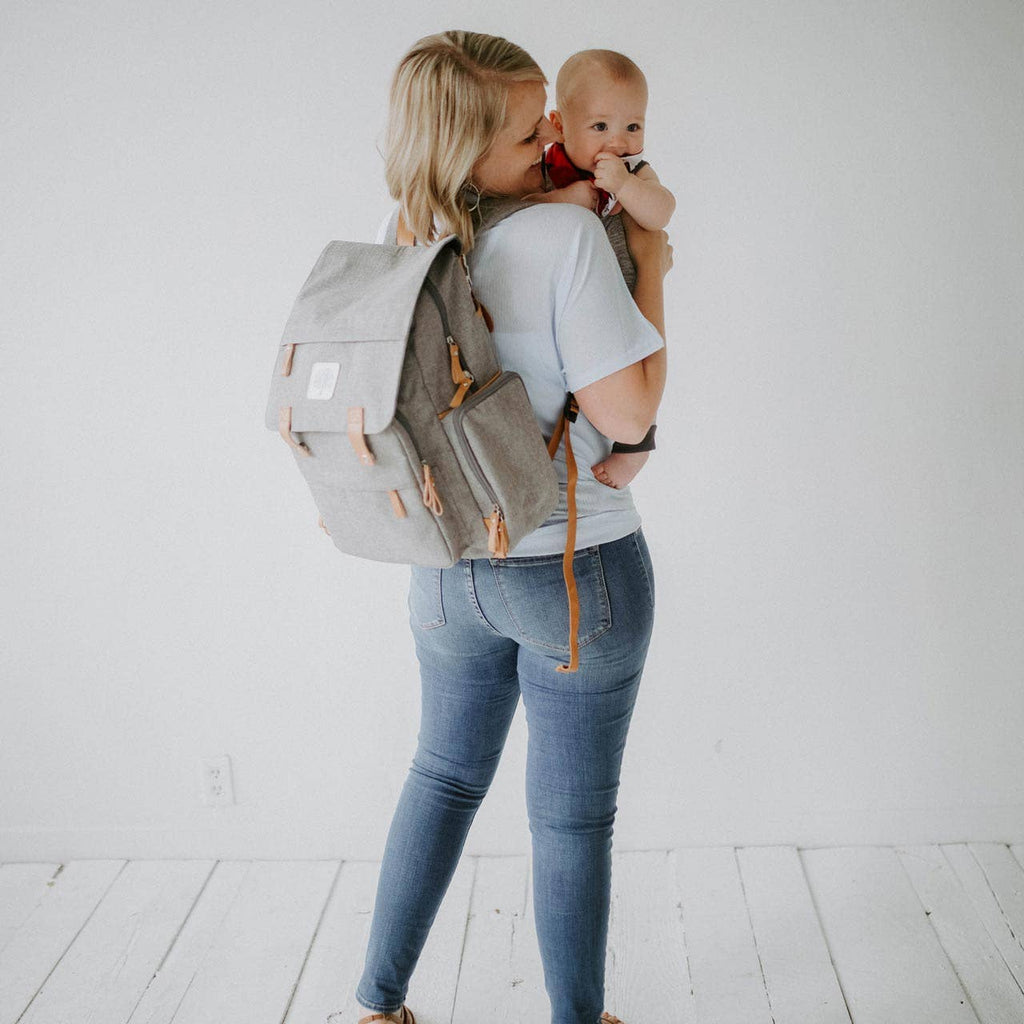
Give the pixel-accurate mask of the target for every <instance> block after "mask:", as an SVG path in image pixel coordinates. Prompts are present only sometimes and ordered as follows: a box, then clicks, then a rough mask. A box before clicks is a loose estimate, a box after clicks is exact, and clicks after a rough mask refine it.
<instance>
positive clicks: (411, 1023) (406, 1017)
mask: <svg viewBox="0 0 1024 1024" xmlns="http://www.w3.org/2000/svg"><path fill="white" fill-rule="evenodd" d="M399 1012H400V1013H401V1014H402V1016H401V1019H400V1021H399V1024H416V1018H415V1017H414V1016H413V1015H412V1010H410V1009H409V1007H408V1006H406V1005H405V1003H402V1005H401V1007H400V1009H399V1010H392V1011H391V1013H371V1014H368V1015H367V1016H365V1017H360V1018H359V1021H358V1024H370V1021H373V1020H388V1019H389V1018H390V1017H391V1016H392V1014H396V1013H399ZM618 1024H622V1022H621V1021H619V1022H618Z"/></svg>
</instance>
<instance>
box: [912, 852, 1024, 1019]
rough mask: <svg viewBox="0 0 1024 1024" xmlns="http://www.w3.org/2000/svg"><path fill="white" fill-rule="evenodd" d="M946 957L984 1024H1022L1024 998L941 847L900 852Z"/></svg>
mask: <svg viewBox="0 0 1024 1024" xmlns="http://www.w3.org/2000/svg"><path fill="white" fill-rule="evenodd" d="M896 854H897V856H898V857H899V859H900V861H901V863H902V864H903V867H904V869H905V870H906V872H907V874H908V875H909V877H910V880H911V882H912V883H913V886H914V889H915V890H916V891H917V895H918V898H919V899H920V900H921V904H922V906H923V907H924V911H925V913H926V914H927V915H928V917H929V919H930V921H931V925H932V927H933V928H934V929H935V933H936V934H937V935H938V937H939V941H940V942H941V943H942V947H943V949H945V951H946V955H947V956H948V957H949V959H950V962H951V963H952V964H953V967H954V968H955V970H956V973H957V976H958V977H959V978H960V983H961V984H962V985H963V987H964V988H965V989H966V991H967V995H968V998H969V999H970V1001H971V1005H972V1006H973V1008H974V1012H975V1014H977V1017H978V1019H979V1020H980V1021H981V1022H982V1024H1020V1022H1021V1021H1024V993H1022V992H1021V990H1020V988H1019V987H1018V986H1017V983H1016V982H1015V981H1014V979H1013V975H1012V974H1010V972H1009V971H1008V970H1007V967H1006V964H1005V963H1004V962H1003V958H1002V956H1000V954H999V950H998V948H997V947H996V944H995V942H993V940H992V936H991V935H989V933H988V930H987V929H986V927H985V925H984V923H983V922H982V920H981V918H980V917H979V916H978V912H977V910H976V909H975V907H974V905H973V903H972V901H971V898H970V896H969V895H968V893H967V891H966V890H965V888H964V886H963V884H962V883H961V881H960V879H959V878H958V877H957V874H956V872H955V871H954V870H953V868H952V867H951V865H950V864H949V862H948V861H947V860H946V855H945V854H944V853H943V851H942V848H941V847H939V846H907V847H897V849H896Z"/></svg>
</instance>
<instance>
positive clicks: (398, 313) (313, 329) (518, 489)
mask: <svg viewBox="0 0 1024 1024" xmlns="http://www.w3.org/2000/svg"><path fill="white" fill-rule="evenodd" d="M529 205H532V204H531V203H529V202H523V201H521V200H505V201H494V200H490V201H486V202H484V203H482V204H481V206H480V208H479V211H478V213H477V214H476V217H477V219H478V220H479V227H478V228H477V234H478V235H479V233H480V232H482V231H486V230H487V229H488V228H489V227H492V226H493V225H494V224H496V223H498V222H499V221H501V220H503V219H504V218H505V217H507V216H510V215H511V214H513V213H515V212H517V211H518V210H520V209H525V208H526V207H527V206H529ZM396 242H397V243H398V244H372V243H366V242H343V241H333V242H329V243H328V244H327V246H326V247H325V248H324V250H323V252H322V253H321V254H320V257H319V259H318V260H317V261H316V263H315V264H314V266H313V269H312V270H311V271H310V273H309V276H308V277H307V278H306V282H305V284H304V285H303V286H302V288H301V290H300V291H299V294H298V297H297V298H296V300H295V303H294V305H293V307H292V311H291V314H290V316H289V317H288V321H287V323H286V325H285V329H284V334H283V336H282V339H281V343H280V346H279V349H278V353H277V358H276V360H275V364H274V372H273V376H272V378H271V386H270V394H269V398H268V401H267V408H266V426H267V427H268V428H269V429H271V430H276V431H277V432H278V433H279V434H280V436H281V437H282V438H283V439H284V441H285V442H286V443H287V445H288V447H289V448H290V449H291V451H292V454H293V456H294V458H295V462H296V464H297V465H298V467H299V469H300V471H301V472H302V474H303V476H304V477H305V479H306V483H307V484H308V485H309V488H310V491H311V492H312V495H313V500H314V502H315V504H316V507H317V509H318V511H319V514H320V515H319V520H318V522H319V525H320V527H321V528H322V529H323V530H324V532H325V533H327V535H328V536H329V537H330V538H331V540H332V541H333V542H334V545H335V546H336V547H337V548H338V549H339V550H340V551H343V552H345V553H346V554H351V555H356V556H358V557H361V558H369V559H373V560H376V561H383V562H400V563H407V564H412V565H421V566H430V567H444V568H446V567H449V566H452V565H454V564H455V563H456V562H457V561H459V559H462V558H505V557H507V556H508V554H509V552H510V551H512V550H513V549H514V548H515V545H516V544H517V543H518V542H519V541H520V540H521V539H522V538H523V537H525V536H526V535H527V534H528V533H530V532H531V531H532V530H534V529H536V528H537V527H538V526H540V525H541V523H543V522H544V521H545V520H547V519H548V517H549V516H550V515H551V513H552V512H553V511H554V510H555V508H556V506H557V503H558V479H557V475H556V473H555V469H554V465H553V463H552V459H553V457H554V454H555V452H556V451H557V449H558V445H559V443H560V442H561V440H562V438H563V437H564V439H565V445H566V462H567V465H568V469H569V494H568V498H569V509H568V511H569V523H568V538H567V542H566V550H565V556H564V558H563V575H564V577H565V583H566V592H567V596H568V601H569V632H570V636H569V652H570V657H569V663H568V664H566V665H560V666H559V671H563V672H574V671H576V669H577V665H578V644H577V635H576V634H577V627H578V623H579V606H578V600H577V596H576V585H575V578H574V576H573V572H572V559H573V554H574V547H575V535H576V508H575V484H576V464H575V460H574V459H573V458H572V449H571V443H570V441H569V432H568V430H567V429H566V426H567V423H568V422H571V421H572V420H575V418H576V414H577V411H578V406H577V405H576V402H575V399H574V398H573V396H572V395H571V394H570V395H568V396H567V400H566V406H565V409H564V411H563V416H562V418H561V420H560V421H559V424H558V426H557V428H556V431H555V433H554V435H553V436H552V437H551V438H550V439H545V438H544V436H543V434H542V433H541V430H540V427H539V425H538V423H537V419H536V417H535V415H534V412H533V408H532V406H531V405H530V400H529V397H528V395H527V393H526V387H525V385H524V384H523V381H522V378H521V377H520V376H519V374H517V373H514V372H512V371H508V370H502V368H501V365H500V364H499V361H498V357H497V353H496V350H495V348H494V343H493V341H492V340H491V336H490V328H491V327H492V326H493V323H492V321H491V318H490V314H489V313H488V311H487V310H486V309H485V308H484V307H483V305H482V304H481V303H480V302H479V301H478V300H477V299H476V296H475V295H474V293H473V289H472V281H471V279H470V276H469V267H468V263H467V261H466V258H465V255H464V254H463V252H462V248H461V244H460V242H459V239H458V238H457V236H455V235H449V236H447V237H446V238H442V239H439V240H438V241H436V242H435V243H433V244H431V245H429V246H423V245H416V244H415V239H414V238H413V236H412V233H411V232H410V231H409V230H408V228H407V227H406V226H405V222H404V219H403V217H402V215H401V214H399V218H398V223H397V237H396Z"/></svg>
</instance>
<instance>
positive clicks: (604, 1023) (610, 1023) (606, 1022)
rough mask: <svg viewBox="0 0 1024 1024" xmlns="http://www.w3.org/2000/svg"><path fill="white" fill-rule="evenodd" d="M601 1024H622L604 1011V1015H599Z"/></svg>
mask: <svg viewBox="0 0 1024 1024" xmlns="http://www.w3.org/2000/svg"><path fill="white" fill-rule="evenodd" d="M601 1024H622V1021H621V1020H619V1018H618V1017H616V1016H614V1015H613V1014H610V1013H609V1012H608V1011H607V1010H605V1011H604V1013H602V1014H601Z"/></svg>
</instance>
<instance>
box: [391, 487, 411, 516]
mask: <svg viewBox="0 0 1024 1024" xmlns="http://www.w3.org/2000/svg"><path fill="white" fill-rule="evenodd" d="M388 497H389V498H390V499H391V507H392V509H394V512H395V518H396V519H405V518H407V517H408V515H409V513H408V512H406V511H405V505H403V504H402V496H401V495H400V494H399V493H398V491H388Z"/></svg>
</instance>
